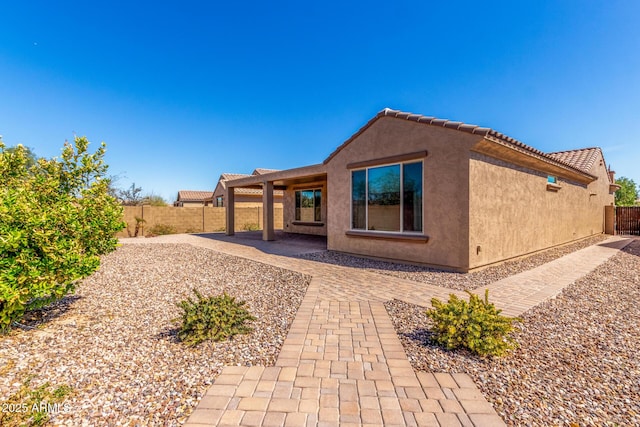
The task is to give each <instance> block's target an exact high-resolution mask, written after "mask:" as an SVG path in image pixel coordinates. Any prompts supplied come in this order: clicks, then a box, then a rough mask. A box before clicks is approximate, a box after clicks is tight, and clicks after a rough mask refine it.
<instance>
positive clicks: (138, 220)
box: [127, 216, 147, 237]
mask: <svg viewBox="0 0 640 427" xmlns="http://www.w3.org/2000/svg"><path fill="white" fill-rule="evenodd" d="M134 218H135V220H136V226H135V228H134V230H133V235H132V234H131V230H129V224H127V234H128V235H129V237H138V234H139V233H140V228H142V226H143V225H144V223H145V222H147V221H146V220H145V219H143V218H140V217H137V216H136V217H134Z"/></svg>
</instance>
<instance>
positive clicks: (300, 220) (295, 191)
mask: <svg viewBox="0 0 640 427" xmlns="http://www.w3.org/2000/svg"><path fill="white" fill-rule="evenodd" d="M304 191H311V192H313V197H312V198H311V200H312V201H313V221H303V220H302V219H301V218H302V215H301V216H300V219H299V218H297V214H298V207H297V202H298V197H297V194H296V193H302V192H304ZM316 191H319V192H320V219H316ZM300 197H301V198H300V200H302V195H301V196H300ZM322 199H324V197H323V195H322V187H309V188H297V189H295V190H294V191H293V220H294V222H297V223H309V224H321V223H322V204H323V203H322Z"/></svg>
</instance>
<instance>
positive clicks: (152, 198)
mask: <svg viewBox="0 0 640 427" xmlns="http://www.w3.org/2000/svg"><path fill="white" fill-rule="evenodd" d="M141 204H143V205H151V206H167V201H166V200H165V199H164V198H163V197H162V196H158V195H157V194H153V193H151V194H148V195H146V196H144V198H143V199H142V203H141Z"/></svg>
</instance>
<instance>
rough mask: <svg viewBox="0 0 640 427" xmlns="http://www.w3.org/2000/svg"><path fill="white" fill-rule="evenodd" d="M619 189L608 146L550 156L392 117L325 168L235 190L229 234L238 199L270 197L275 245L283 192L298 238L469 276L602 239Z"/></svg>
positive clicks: (386, 113)
mask: <svg viewBox="0 0 640 427" xmlns="http://www.w3.org/2000/svg"><path fill="white" fill-rule="evenodd" d="M616 188H617V187H616V186H615V183H614V180H613V173H610V170H609V169H608V168H607V165H606V163H605V160H604V157H603V154H602V151H601V150H600V149H599V148H584V149H580V150H571V151H563V152H557V153H544V152H542V151H540V150H537V149H535V148H532V147H530V146H528V145H525V144H523V143H522V142H520V141H517V140H515V139H513V138H511V137H509V136H506V135H504V134H502V133H500V132H497V131H495V130H492V129H489V128H486V127H480V126H476V125H469V124H464V123H461V122H454V121H449V120H443V119H437V118H434V117H427V116H423V115H418V114H411V113H405V112H401V111H396V110H391V109H384V110H382V111H381V112H380V113H378V114H377V115H376V116H375V117H373V118H372V119H371V120H370V121H369V122H368V123H367V124H365V125H364V126H363V127H362V128H361V129H360V130H358V131H357V132H356V133H355V134H354V135H352V136H351V137H350V138H349V139H347V140H346V141H345V142H344V143H343V144H342V145H340V146H339V147H338V148H337V149H336V150H335V151H334V152H333V153H331V154H330V155H329V157H327V158H326V159H325V160H324V162H322V163H320V164H315V165H311V166H305V167H300V168H296V169H289V170H282V171H274V172H269V173H265V174H260V175H252V176H246V177H239V178H236V179H232V180H228V181H226V195H225V196H226V200H227V201H228V202H227V204H226V209H227V215H226V218H227V227H226V229H227V234H233V230H234V224H233V219H234V215H233V209H234V203H232V202H233V200H234V198H235V197H236V196H235V195H236V194H241V193H240V191H242V190H241V189H259V190H261V191H262V203H263V204H264V206H265V209H264V210H263V212H264V224H265V227H264V230H263V239H265V240H272V239H273V238H274V232H273V213H272V212H273V201H274V191H275V190H279V191H282V192H283V194H284V199H283V202H284V213H283V216H284V230H285V231H287V232H292V233H306V234H318V235H325V236H326V237H327V248H328V249H329V250H335V251H340V252H345V253H350V254H356V255H362V256H367V257H374V258H382V259H390V260H401V261H405V262H410V263H419V264H425V265H429V266H434V267H439V268H445V269H449V270H454V271H462V272H466V271H470V270H473V269H476V268H479V267H483V266H487V265H490V264H493V263H496V262H501V261H504V260H507V259H510V258H514V257H519V256H522V255H525V254H529V253H532V252H536V251H539V250H543V249H546V248H550V247H553V246H557V245H562V244H565V243H568V242H572V241H575V240H578V239H582V238H585V237H588V236H591V235H595V234H599V233H602V232H603V231H604V228H605V206H608V205H613V203H614V192H615V190H616Z"/></svg>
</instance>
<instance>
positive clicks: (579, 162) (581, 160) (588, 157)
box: [548, 147, 602, 172]
mask: <svg viewBox="0 0 640 427" xmlns="http://www.w3.org/2000/svg"><path fill="white" fill-rule="evenodd" d="M601 153H602V151H601V150H600V148H598V147H592V148H581V149H578V150H567V151H558V152H556V153H548V155H549V156H550V157H553V158H554V159H556V160H558V161H561V162H564V163H568V164H570V165H572V166H573V167H575V168H578V169H580V170H583V171H585V172H589V171H590V170H591V168H592V167H593V165H594V164H595V162H596V160H597V159H598V158H599V157H600V155H601Z"/></svg>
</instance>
